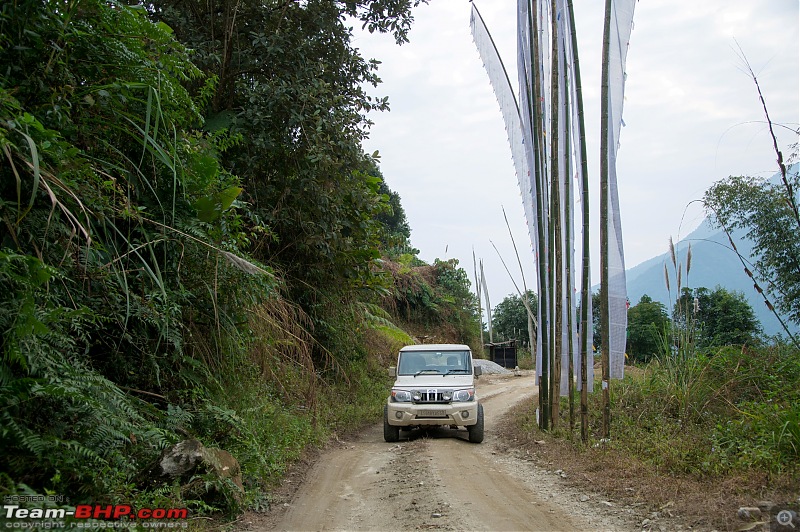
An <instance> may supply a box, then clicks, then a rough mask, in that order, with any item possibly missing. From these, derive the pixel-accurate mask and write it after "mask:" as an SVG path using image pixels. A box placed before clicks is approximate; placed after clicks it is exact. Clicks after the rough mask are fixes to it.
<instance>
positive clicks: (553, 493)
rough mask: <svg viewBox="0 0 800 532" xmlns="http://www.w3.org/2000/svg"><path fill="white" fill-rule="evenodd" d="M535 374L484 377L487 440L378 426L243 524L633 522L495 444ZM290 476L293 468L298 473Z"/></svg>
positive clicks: (567, 526) (584, 526)
mask: <svg viewBox="0 0 800 532" xmlns="http://www.w3.org/2000/svg"><path fill="white" fill-rule="evenodd" d="M535 392H536V388H535V387H534V385H533V377H532V375H525V376H522V377H516V376H513V375H502V376H501V375H491V376H484V377H483V378H481V379H480V380H479V382H478V393H479V394H480V396H481V400H482V401H483V404H484V409H485V412H486V439H485V440H484V442H483V443H482V444H479V445H475V444H471V443H469V442H468V441H467V432H466V431H465V430H463V429H462V430H450V429H442V430H440V429H437V430H433V431H429V432H427V433H424V434H423V433H421V432H419V431H412V432H410V433H406V432H403V433H401V436H407V437H403V438H402V439H401V441H400V442H399V443H397V444H387V443H385V442H384V441H383V437H382V432H381V428H382V427H380V426H378V425H376V426H374V427H372V428H370V429H369V430H368V431H366V432H364V433H362V434H361V435H359V437H358V438H357V439H354V440H352V441H347V442H339V443H338V444H335V445H334V446H332V448H331V449H329V450H327V451H325V452H324V453H323V454H321V455H320V457H319V458H318V460H316V461H315V463H314V465H313V466H312V467H311V468H310V469H309V470H308V471H307V473H306V474H305V478H303V479H302V481H301V480H300V479H296V480H293V477H291V476H290V477H289V478H288V479H287V483H288V486H291V485H294V484H299V488H298V489H296V490H294V493H293V494H292V490H291V489H288V490H286V491H285V492H284V495H283V499H282V500H278V501H275V502H274V504H273V510H272V511H271V512H270V513H269V514H266V515H264V514H254V513H249V514H246V515H245V516H243V518H241V519H240V520H239V521H238V522H237V523H236V525H237V528H238V529H241V530H420V529H442V530H547V531H551V530H632V529H636V528H637V527H638V525H639V523H641V516H638V515H636V513H635V512H634V511H633V510H631V509H628V508H615V507H614V505H613V504H612V503H609V502H608V501H602V500H600V499H598V498H597V497H596V496H593V495H591V494H583V493H580V492H578V491H576V490H574V489H572V488H569V487H567V486H565V485H564V483H563V479H562V477H561V475H560V474H559V473H558V472H555V471H547V470H545V469H541V468H539V467H537V466H536V465H535V464H533V463H532V462H531V461H530V460H528V459H526V458H525V457H524V456H519V455H511V454H507V453H504V452H502V451H500V447H499V446H498V443H500V442H499V440H498V438H497V437H496V436H495V428H496V425H497V423H498V421H499V419H500V418H501V417H502V415H503V414H504V413H505V412H506V411H507V410H508V409H509V408H510V407H512V406H513V405H515V404H517V403H519V402H520V401H523V400H526V399H527V400H530V399H532V397H533V396H534V394H535ZM295 478H296V476H295Z"/></svg>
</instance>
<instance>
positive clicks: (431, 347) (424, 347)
mask: <svg viewBox="0 0 800 532" xmlns="http://www.w3.org/2000/svg"><path fill="white" fill-rule="evenodd" d="M400 351H471V349H470V348H469V346H468V345H465V344H419V345H407V346H405V347H404V348H402V349H401V350H400Z"/></svg>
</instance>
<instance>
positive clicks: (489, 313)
mask: <svg viewBox="0 0 800 532" xmlns="http://www.w3.org/2000/svg"><path fill="white" fill-rule="evenodd" d="M478 264H479V267H480V269H481V284H482V285H483V295H484V296H485V297H486V319H487V320H488V322H489V343H490V344H493V343H494V336H493V334H492V303H491V302H490V301H489V288H488V287H487V286H486V275H484V273H483V259H481V260H480V261H478Z"/></svg>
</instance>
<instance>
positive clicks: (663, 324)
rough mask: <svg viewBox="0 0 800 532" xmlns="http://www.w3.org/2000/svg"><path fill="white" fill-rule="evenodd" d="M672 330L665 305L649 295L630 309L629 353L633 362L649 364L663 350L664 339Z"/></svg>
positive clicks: (644, 296)
mask: <svg viewBox="0 0 800 532" xmlns="http://www.w3.org/2000/svg"><path fill="white" fill-rule="evenodd" d="M669 328H670V320H669V314H667V309H666V307H664V305H663V304H661V303H659V302H658V301H653V299H652V298H650V296H648V295H647V294H645V295H643V296H642V298H641V299H640V300H639V302H638V303H636V304H635V305H634V306H632V307H631V308H629V309H628V343H627V353H628V357H629V360H630V361H631V362H648V361H650V359H652V358H653V357H654V356H657V355H658V354H659V353H661V351H662V349H663V340H662V339H663V338H664V335H665V334H667V331H669Z"/></svg>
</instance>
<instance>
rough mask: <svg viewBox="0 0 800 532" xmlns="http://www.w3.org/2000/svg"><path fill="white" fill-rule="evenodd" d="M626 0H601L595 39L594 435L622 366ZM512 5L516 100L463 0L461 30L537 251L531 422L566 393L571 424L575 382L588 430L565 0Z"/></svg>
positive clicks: (582, 150) (542, 419) (576, 153)
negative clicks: (599, 46)
mask: <svg viewBox="0 0 800 532" xmlns="http://www.w3.org/2000/svg"><path fill="white" fill-rule="evenodd" d="M634 5H635V0H606V11H605V25H604V39H603V69H602V72H603V76H602V89H603V91H602V106H601V164H600V190H601V206H600V211H601V212H600V241H601V244H600V247H601V260H600V265H601V288H600V295H601V308H600V312H601V316H602V318H601V320H600V322H601V324H602V331H601V352H602V367H603V372H602V392H603V430H602V432H603V434H602V436H603V437H605V438H607V437H608V435H609V425H610V392H609V382H610V379H611V378H622V374H623V369H624V352H625V329H626V321H627V294H626V287H625V266H624V257H623V250H622V232H621V222H620V215H619V200H618V196H617V182H616V152H617V145H618V142H619V130H620V127H621V122H622V100H623V96H622V95H623V90H624V80H625V72H624V68H625V58H626V55H627V46H628V38H629V36H630V31H631V27H632V22H633V9H634ZM517 14H518V25H517V34H518V55H517V67H518V69H517V70H518V75H519V95H520V97H519V99H517V97H516V96H515V94H514V90H513V89H512V87H511V83H510V81H509V78H508V75H507V73H506V70H505V67H504V66H503V63H502V60H501V59H500V56H499V54H498V52H497V49H496V47H495V46H494V42H493V40H492V38H491V35H490V34H489V31H488V29H487V28H486V25H485V24H484V22H483V20H482V18H481V16H480V13H479V12H478V10H477V8H476V7H475V5H474V4H473V11H472V21H471V26H472V35H473V38H474V40H475V44H476V46H477V48H478V51H479V53H480V55H481V59H482V60H483V63H484V67H485V68H486V71H487V73H488V75H489V78H490V80H491V82H492V87H493V88H494V91H495V95H496V96H497V99H498V102H499V103H500V108H501V111H502V112H503V117H504V120H505V122H506V131H507V133H508V137H509V143H510V145H511V151H512V155H513V159H514V164H515V168H516V171H517V178H518V181H519V185H520V189H521V191H522V197H523V206H524V208H525V214H526V218H527V221H528V227H529V232H530V236H531V243H532V244H533V249H534V250H535V253H536V256H537V261H538V264H537V268H536V271H537V288H538V293H539V298H538V301H539V305H538V308H537V309H536V316H535V317H534V316H533V310H532V309H529V310H528V311H529V315H530V321H531V324H532V323H533V322H534V321H535V322H536V325H537V326H536V327H535V330H536V338H535V339H534V338H533V330H534V327H529V329H530V331H531V345H536V350H537V364H536V366H537V375H538V377H539V379H538V383H539V386H540V389H539V402H540V403H539V416H538V418H539V426H540V427H541V428H542V429H551V428H555V427H557V425H558V423H559V419H560V413H559V403H560V400H559V398H560V397H561V396H562V395H567V396H568V397H569V405H570V406H569V422H570V427H573V426H574V423H575V409H574V403H575V401H574V397H575V389H576V381H577V389H578V390H579V391H580V392H581V394H580V395H581V409H580V414H581V416H580V418H581V436H582V438H583V440H584V441H588V391H589V390H590V389H593V387H594V384H593V355H592V345H593V339H592V326H591V324H592V319H591V312H592V310H591V293H590V262H591V257H590V251H589V248H590V231H589V214H590V213H589V204H588V189H589V178H588V169H587V162H586V161H587V158H586V144H585V137H586V135H585V127H584V117H583V101H582V94H581V80H580V68H579V62H578V46H577V37H576V33H575V21H574V15H573V8H572V1H571V0H518V2H517ZM548 77H549V79H550V82H549V83H547V81H546V80H547V78H548ZM573 173H574V174H575V175H576V176H577V177H578V181H579V182H580V196H581V199H582V218H583V224H582V276H581V299H580V305H579V308H580V326H578V324H577V323H575V321H576V320H575V316H576V312H575V310H576V309H575V303H576V302H575V298H574V297H573V294H574V284H575V280H574V273H573V270H574V266H573V262H574V260H573V254H574V251H573V247H574V234H573V225H574V213H573V212H572V211H571V205H572V203H573V199H572V195H573V187H572V179H571V177H572V175H573ZM523 299H524V298H523ZM578 331H579V332H580V334H578ZM576 339H577V341H576ZM576 344H577V345H576ZM565 389H566V390H565ZM565 391H566V393H565Z"/></svg>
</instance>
